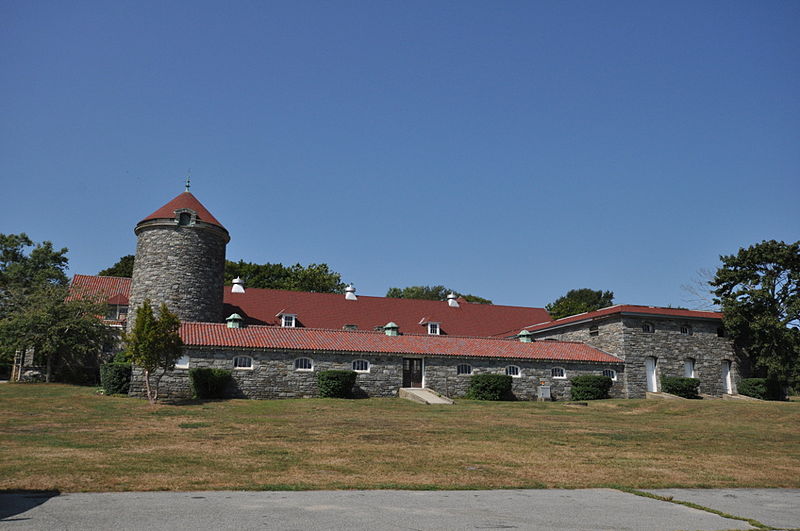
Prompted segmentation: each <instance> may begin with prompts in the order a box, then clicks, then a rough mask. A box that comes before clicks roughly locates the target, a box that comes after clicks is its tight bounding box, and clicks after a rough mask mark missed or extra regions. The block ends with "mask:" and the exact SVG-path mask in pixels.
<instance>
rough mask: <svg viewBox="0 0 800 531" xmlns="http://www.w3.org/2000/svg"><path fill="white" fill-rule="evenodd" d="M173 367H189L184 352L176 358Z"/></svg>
mask: <svg viewBox="0 0 800 531" xmlns="http://www.w3.org/2000/svg"><path fill="white" fill-rule="evenodd" d="M175 368H176V369H188V368H189V356H187V355H186V354H184V355H183V356H181V357H180V358H178V359H177V360H175Z"/></svg>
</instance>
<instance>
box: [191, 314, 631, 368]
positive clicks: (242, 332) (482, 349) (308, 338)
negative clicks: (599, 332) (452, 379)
mask: <svg viewBox="0 0 800 531" xmlns="http://www.w3.org/2000/svg"><path fill="white" fill-rule="evenodd" d="M180 334H181V338H183V342H184V343H185V344H186V345H189V346H208V347H230V348H264V349H280V350H304V351H308V350H326V351H337V352H358V353H361V352H363V353H375V354H400V355H429V356H459V357H484V358H486V357H488V358H509V359H527V360H554V361H576V362H595V363H622V360H621V359H619V358H617V357H616V356H612V355H610V354H606V353H605V352H602V351H600V350H597V349H595V348H593V347H590V346H588V345H585V344H583V343H574V342H566V341H534V342H532V343H522V342H520V341H517V340H511V339H499V338H479V337H452V336H429V335H418V334H414V335H410V334H409V335H400V336H387V335H386V334H384V333H383V332H371V331H364V330H356V331H345V330H323V329H314V328H281V327H276V326H248V327H245V328H228V327H227V326H226V325H224V324H217V323H186V322H185V323H182V324H181V329H180Z"/></svg>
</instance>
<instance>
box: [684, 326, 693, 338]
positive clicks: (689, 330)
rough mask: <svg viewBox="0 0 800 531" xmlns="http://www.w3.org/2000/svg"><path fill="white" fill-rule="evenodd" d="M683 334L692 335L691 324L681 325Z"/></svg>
mask: <svg viewBox="0 0 800 531" xmlns="http://www.w3.org/2000/svg"><path fill="white" fill-rule="evenodd" d="M681 334H683V335H684V336H690V335H692V327H691V326H689V325H681Z"/></svg>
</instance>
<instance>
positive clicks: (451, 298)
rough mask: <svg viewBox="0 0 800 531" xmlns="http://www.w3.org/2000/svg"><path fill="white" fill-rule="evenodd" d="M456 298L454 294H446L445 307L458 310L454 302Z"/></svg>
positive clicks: (456, 303)
mask: <svg viewBox="0 0 800 531" xmlns="http://www.w3.org/2000/svg"><path fill="white" fill-rule="evenodd" d="M457 298H458V297H456V294H455V293H448V294H447V305H448V306H450V307H451V308H458V307H459V305H458V301H457V300H456V299H457Z"/></svg>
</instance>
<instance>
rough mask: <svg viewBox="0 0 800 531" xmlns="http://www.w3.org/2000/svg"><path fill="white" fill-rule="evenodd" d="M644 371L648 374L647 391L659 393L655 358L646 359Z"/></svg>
mask: <svg viewBox="0 0 800 531" xmlns="http://www.w3.org/2000/svg"><path fill="white" fill-rule="evenodd" d="M644 370H645V371H646V372H647V391H648V392H650V393H657V392H658V380H657V379H656V358H654V357H653V356H649V357H647V358H645V359H644Z"/></svg>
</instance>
